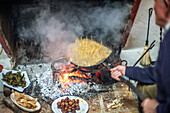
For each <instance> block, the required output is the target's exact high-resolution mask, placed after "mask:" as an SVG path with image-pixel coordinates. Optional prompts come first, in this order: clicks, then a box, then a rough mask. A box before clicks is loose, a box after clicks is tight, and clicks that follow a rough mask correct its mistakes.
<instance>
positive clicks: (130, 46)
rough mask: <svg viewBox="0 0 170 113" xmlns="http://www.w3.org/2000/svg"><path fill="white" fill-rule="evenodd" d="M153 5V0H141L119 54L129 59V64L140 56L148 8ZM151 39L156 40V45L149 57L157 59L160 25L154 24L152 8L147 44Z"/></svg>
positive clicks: (144, 38)
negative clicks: (125, 41)
mask: <svg viewBox="0 0 170 113" xmlns="http://www.w3.org/2000/svg"><path fill="white" fill-rule="evenodd" d="M153 6H154V0H141V3H140V6H139V9H138V12H137V15H136V18H135V21H134V24H133V26H132V29H131V32H130V35H129V37H128V40H127V43H126V45H125V47H124V48H123V49H124V50H123V51H122V55H121V56H122V57H123V58H124V59H127V60H129V62H130V65H132V64H133V63H135V61H137V59H138V58H139V57H140V56H141V54H142V52H143V47H144V45H145V40H146V37H147V28H148V18H149V8H151V7H152V8H153ZM153 40H156V45H155V46H154V48H153V49H152V50H151V51H150V56H151V59H152V60H153V61H155V60H156V59H157V54H158V50H159V43H160V27H159V26H157V25H156V24H155V12H154V10H153V13H152V16H151V19H150V31H149V45H150V43H151V42H152V41H153ZM128 56H129V57H130V59H129V58H127V57H128ZM132 60H133V61H132Z"/></svg>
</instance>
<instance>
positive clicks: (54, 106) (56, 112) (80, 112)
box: [52, 96, 89, 113]
mask: <svg viewBox="0 0 170 113" xmlns="http://www.w3.org/2000/svg"><path fill="white" fill-rule="evenodd" d="M67 97H68V98H69V99H79V106H80V110H76V113H87V112H88V110H89V105H88V103H87V102H86V101H85V100H84V99H82V98H80V97H77V96H63V97H59V98H57V99H56V100H54V101H53V103H52V110H53V112H54V113H62V112H61V109H58V108H57V103H58V102H59V101H61V99H65V98H67Z"/></svg>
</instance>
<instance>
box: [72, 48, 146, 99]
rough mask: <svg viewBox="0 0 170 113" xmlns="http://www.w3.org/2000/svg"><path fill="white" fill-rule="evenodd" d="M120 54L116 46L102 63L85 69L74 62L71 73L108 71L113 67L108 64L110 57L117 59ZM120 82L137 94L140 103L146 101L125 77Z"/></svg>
mask: <svg viewBox="0 0 170 113" xmlns="http://www.w3.org/2000/svg"><path fill="white" fill-rule="evenodd" d="M120 52H121V45H119V46H118V47H117V46H116V47H115V48H114V49H113V50H112V52H111V54H110V55H109V56H108V57H107V58H106V59H104V60H103V61H101V62H99V63H98V64H96V65H91V66H87V67H83V66H80V65H79V64H75V63H74V62H72V63H73V64H74V65H75V67H76V69H75V70H73V71H77V69H78V70H79V71H81V72H84V73H94V72H97V71H100V70H102V69H109V70H110V69H111V68H113V66H112V65H111V64H110V63H109V62H110V61H112V60H111V59H110V58H111V56H113V55H114V56H115V58H117V57H119V55H120ZM112 58H113V57H112ZM122 62H126V61H125V60H121V63H122ZM126 64H127V62H126ZM126 64H125V65H126ZM96 68H97V69H96ZM87 69H95V70H93V71H87ZM120 80H121V82H124V83H125V84H126V85H128V86H129V87H130V88H131V89H132V90H133V91H134V92H135V93H136V94H137V96H138V97H139V98H140V100H141V101H143V100H145V99H146V97H145V96H144V95H143V94H142V93H141V92H140V91H139V90H138V89H137V88H136V87H135V86H134V85H133V84H132V83H131V82H130V81H129V80H127V78H125V76H120Z"/></svg>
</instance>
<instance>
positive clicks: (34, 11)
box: [1, 0, 134, 68]
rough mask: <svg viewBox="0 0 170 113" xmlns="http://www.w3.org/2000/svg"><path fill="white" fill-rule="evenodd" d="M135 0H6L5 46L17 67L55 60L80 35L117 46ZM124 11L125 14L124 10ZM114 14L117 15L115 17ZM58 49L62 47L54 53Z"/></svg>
mask: <svg viewBox="0 0 170 113" xmlns="http://www.w3.org/2000/svg"><path fill="white" fill-rule="evenodd" d="M133 3H134V1H131V0H127V1H121V0H109V1H107V2H106V1H103V0H100V1H98V0H93V1H92V0H85V1H83V0H82V1H81V0H80V1H77V0H70V1H67V2H66V1H63V0H62V1H60V0H57V1H56V0H43V1H41V2H40V1H39V0H31V1H27V0H26V1H21V0H9V1H6V2H5V1H3V2H2V5H1V9H2V10H1V14H2V19H1V20H2V21H1V27H2V33H1V34H2V38H3V39H4V40H5V41H4V42H5V43H4V44H3V48H4V49H5V51H6V53H7V54H8V55H9V56H10V57H11V58H12V59H13V61H14V64H15V65H14V68H15V67H16V66H17V65H18V64H29V63H32V62H35V63H38V62H46V61H47V62H49V61H54V60H55V59H56V58H58V57H61V56H64V55H65V52H64V51H66V48H67V45H68V44H70V43H72V42H73V41H74V40H75V39H76V38H77V37H89V38H90V37H91V36H93V37H94V40H95V41H97V42H101V41H102V42H103V44H104V45H107V46H108V47H109V48H112V49H113V48H114V45H117V44H120V45H121V44H122V42H123V40H124V39H123V33H124V31H125V28H126V24H127V23H128V20H129V15H130V8H129V7H128V5H130V4H133ZM70 7H71V8H70ZM113 9H116V10H113ZM119 9H120V10H119ZM112 10H113V11H112ZM125 10H126V11H125ZM92 11H94V12H92ZM123 11H125V13H121V12H123ZM100 12H106V13H103V14H100ZM116 13H120V14H119V15H117V14H116ZM54 15H55V16H54ZM109 15H110V16H109ZM114 16H116V18H113V19H112V18H111V17H114ZM119 16H120V17H119ZM100 18H101V19H100ZM55 19H56V20H57V21H56V20H55ZM98 19H99V21H98ZM112 20H114V21H118V20H120V21H119V22H114V21H113V22H112ZM42 23H43V25H42ZM102 23H103V24H102ZM117 23H118V24H117ZM120 23H121V24H120ZM55 24H56V26H55ZM112 25H113V26H116V28H115V27H113V26H112ZM73 26H75V27H73ZM101 26H102V27H101ZM118 26H120V27H118ZM57 30H58V31H59V32H57ZM53 42H55V43H53ZM62 42H64V43H62ZM57 45H58V46H57ZM55 48H60V49H58V51H55V52H54V51H53V49H55ZM121 48H122V46H121ZM59 50H61V51H59Z"/></svg>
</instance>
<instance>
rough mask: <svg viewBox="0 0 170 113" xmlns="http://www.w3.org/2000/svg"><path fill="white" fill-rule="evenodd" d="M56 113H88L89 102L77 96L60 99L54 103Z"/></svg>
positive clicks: (53, 108)
mask: <svg viewBox="0 0 170 113" xmlns="http://www.w3.org/2000/svg"><path fill="white" fill-rule="evenodd" d="M52 110H53V112H54V113H87V112H88V110H89V106H88V103H87V101H85V100H84V99H82V98H80V97H77V96H63V97H59V98H57V99H56V100H54V101H53V103H52Z"/></svg>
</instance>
